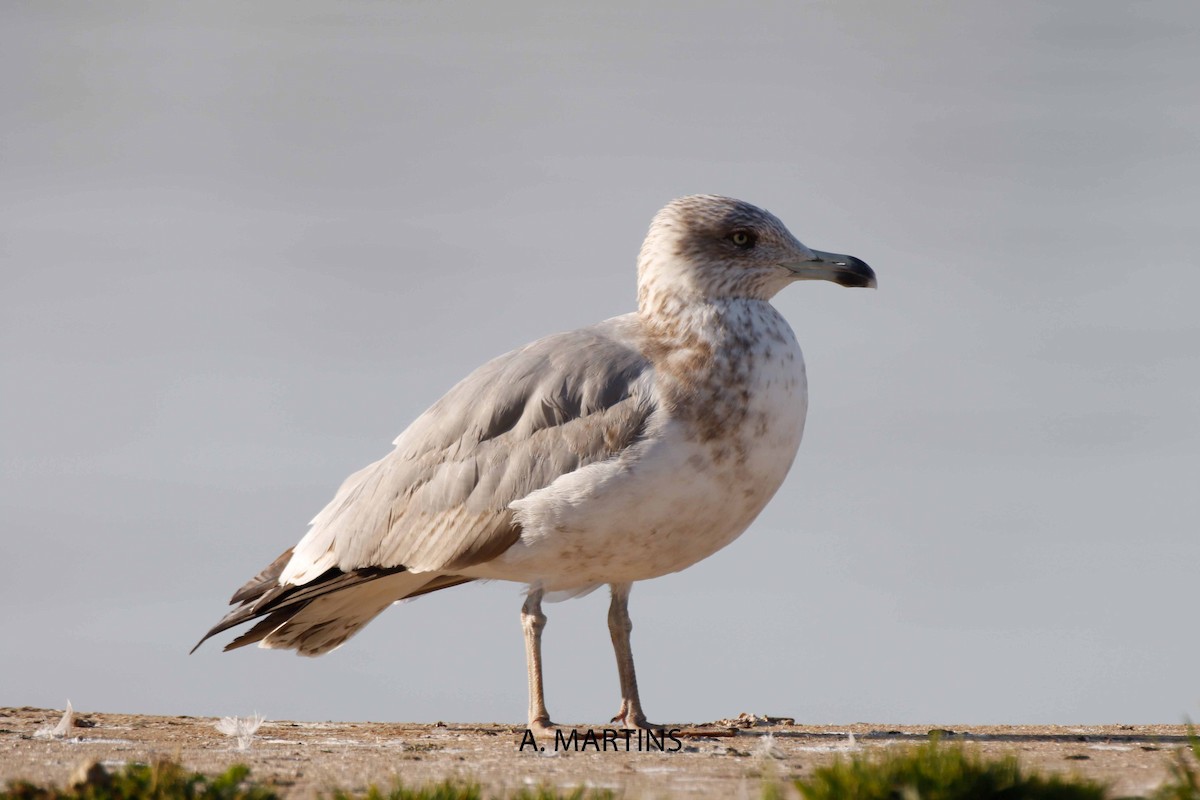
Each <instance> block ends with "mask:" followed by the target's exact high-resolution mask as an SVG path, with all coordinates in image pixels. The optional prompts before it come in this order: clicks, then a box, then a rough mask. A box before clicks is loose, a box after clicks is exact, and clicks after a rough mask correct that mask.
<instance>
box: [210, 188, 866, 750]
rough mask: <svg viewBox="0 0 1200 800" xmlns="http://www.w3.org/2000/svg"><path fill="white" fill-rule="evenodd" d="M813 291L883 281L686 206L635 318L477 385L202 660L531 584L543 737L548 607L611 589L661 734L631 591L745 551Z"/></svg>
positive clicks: (486, 368) (759, 214) (299, 645)
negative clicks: (480, 588) (795, 287)
mask: <svg viewBox="0 0 1200 800" xmlns="http://www.w3.org/2000/svg"><path fill="white" fill-rule="evenodd" d="M801 280H827V281H833V282H834V283H837V284H840V285H842V286H855V287H874V286H875V273H874V272H872V271H871V268H870V267H868V266H867V265H866V264H865V263H863V262H862V261H860V260H859V259H857V258H854V257H852V256H844V255H838V254H835V253H824V252H821V251H820V250H811V249H809V248H808V247H805V246H804V245H803V244H801V243H800V242H799V241H798V240H797V239H796V238H795V237H794V236H792V234H791V233H790V232H789V231H788V230H787V228H786V227H784V225H783V223H782V222H780V221H779V220H778V219H777V218H776V217H775V216H773V215H772V214H770V213H768V212H766V211H763V210H762V209H760V208H756V207H755V206H752V205H750V204H749V203H745V202H742V201H740V200H734V199H731V198H727V197H717V196H712V195H697V196H691V197H684V198H681V199H678V200H675V201H673V202H672V203H670V204H669V205H667V206H666V207H665V208H663V209H662V210H661V211H660V212H658V214H657V215H656V216H655V217H654V220H653V222H652V223H651V225H650V230H649V232H648V234H647V235H646V240H645V243H644V244H643V245H642V249H641V252H640V254H639V256H638V284H637V285H638V310H637V311H636V312H634V313H631V314H626V315H624V316H620V317H614V318H613V319H609V320H606V321H604V322H601V323H599V324H596V325H593V326H591V327H587V328H581V329H579V330H575V331H570V332H568V333H560V334H556V335H554V336H548V337H546V338H544V339H540V340H538V341H536V342H534V343H532V344H529V345H526V346H525V347H522V348H520V349H519V350H514V351H513V352H511V353H507V354H505V355H502V356H500V357H499V358H496V359H494V360H492V361H490V362H488V363H487V364H484V365H483V366H482V367H480V368H479V369H477V370H475V371H474V372H473V373H471V374H470V375H469V376H467V378H466V379H464V380H463V381H462V382H460V383H459V384H458V385H457V386H455V387H454V388H452V389H451V390H450V391H449V392H448V393H447V394H446V395H445V396H444V397H443V398H442V399H440V400H438V401H437V402H436V403H434V404H433V406H432V407H430V408H429V410H428V411H426V412H425V413H424V414H422V415H421V416H420V417H418V418H417V419H416V421H414V422H413V423H412V425H410V426H409V428H408V430H406V431H404V433H402V434H400V436H399V438H397V439H396V441H395V443H394V444H395V449H393V450H392V452H391V453H389V454H388V455H387V456H385V457H384V458H383V459H381V460H380V461H377V462H375V463H374V464H371V465H370V466H368V467H366V468H365V469H362V470H360V471H359V472H356V473H355V474H353V475H351V476H350V477H349V478H348V479H346V481H345V483H343V484H342V487H341V488H340V489H339V490H338V492H337V494H336V495H335V496H334V498H333V500H332V502H330V503H329V505H327V506H326V507H325V508H324V510H322V511H321V513H319V514H318V515H317V516H316V518H315V519H313V521H312V523H311V527H310V529H309V531H308V533H307V534H306V535H305V536H304V537H303V538H302V539H301V540H300V542H299V543H298V544H296V545H295V546H294V547H292V548H291V549H289V550H287V551H286V552H284V553H283V554H282V555H281V556H280V557H279V558H277V559H276V560H275V561H274V562H272V563H271V564H270V565H268V566H267V567H266V568H265V569H263V570H262V571H261V572H260V573H258V574H257V575H255V576H254V577H253V578H252V579H251V580H250V581H249V582H248V583H247V584H246V585H245V586H243V587H242V588H241V589H239V590H238V591H237V593H235V594H234V595H233V599H232V600H231V601H230V603H231V605H234V606H235V607H234V609H233V610H232V611H230V612H229V613H228V614H227V615H226V616H225V618H224V619H222V620H221V621H220V622H218V623H217V624H216V626H214V627H213V629H212V630H210V631H209V632H208V633H207V634H206V635H205V637H204V639H201V643H203V641H204V640H205V639H208V637H210V636H213V635H214V634H217V633H220V632H222V631H224V630H227V629H229V628H232V627H234V626H235V625H240V624H241V623H244V622H249V621H251V620H256V619H257V620H259V621H258V622H257V623H256V624H255V625H254V626H253V627H251V628H250V629H249V630H247V631H245V632H244V633H242V634H241V635H240V636H238V637H237V638H236V639H234V640H233V641H232V642H231V643H230V644H229V645H228V646H227V647H226V648H225V649H226V650H230V649H233V648H237V647H242V646H243V645H248V644H252V643H254V642H257V643H258V644H259V646H260V647H268V648H279V649H286V650H296V651H298V652H299V653H300V654H301V655H306V656H316V655H320V654H322V653H326V652H328V651H330V650H333V649H334V648H336V647H338V646H340V645H341V644H342V643H343V642H345V641H346V640H347V639H349V638H350V637H351V636H353V635H354V634H355V633H357V632H358V631H359V630H360V629H361V628H362V627H363V626H364V625H366V624H367V623H368V622H370V621H371V620H372V619H374V618H375V616H376V615H377V614H379V613H380V612H381V611H383V610H384V609H385V608H387V607H388V606H389V605H391V604H392V603H395V602H397V601H399V600H404V599H407V598H412V597H416V596H418V595H423V594H428V593H429V592H435V591H438V590H440V589H446V588H449V587H451V586H457V585H459V584H463V583H467V582H468V581H473V580H480V579H484V580H495V579H499V580H509V581H518V582H521V583H525V584H527V585H528V593H527V595H526V599H525V603H524V605H523V607H522V609H521V624H522V627H523V628H524V632H525V654H526V658H527V662H528V668H529V725H530V727H531V728H535V729H544V728H546V727H548V726H550V725H552V724H553V723H551V722H550V715H549V713H548V712H547V710H546V703H545V700H544V698H543V693H542V659H541V637H542V629H543V627H545V624H546V617H545V615H543V613H542V600H543V598H544V597H545V596H546V595H547V594H548V593H549V594H551V596H550V597H549V598H548V599H559V598H562V597H569V596H574V595H580V594H583V593H585V592H587V591H589V590H591V589H594V588H596V587H597V586H600V585H601V584H608V585H609V587H610V588H611V592H612V602H611V605H610V607H609V612H608V627H609V631H610V633H611V635H612V642H613V649H614V651H615V652H616V658H617V672H618V676H619V678H620V684H621V707H620V710H619V711H618V712H617V714H616V716H615V717H614V718H613V722H616V723H619V724H620V725H622V726H624V727H630V728H632V727H649V726H650V724H649V723H647V721H646V716H645V714H644V713H643V710H642V704H641V700H640V698H639V697H638V689H637V679H636V677H635V674H634V667H633V653H632V651H631V649H630V643H629V634H630V630H631V629H632V624H631V623H630V620H629V610H628V601H629V592H630V588H631V586H632V584H633V583H634V581H642V580H647V579H649V578H656V577H659V576H661V575H666V574H668V573H671V572H677V571H679V570H682V569H685V568H687V567H689V566H691V565H692V564H695V563H696V562H697V561H700V560H701V559H703V558H706V557H708V556H710V555H712V554H713V553H715V552H716V551H717V550H719V549H721V548H722V547H724V546H725V545H727V544H729V543H730V542H731V541H733V540H734V539H735V538H737V537H738V536H739V535H740V534H741V533H742V532H743V531H744V530H745V529H746V528H747V526H749V524H750V523H751V522H752V521H753V520H754V518H755V517H756V516H758V514H759V512H760V511H762V509H763V507H764V506H765V505H766V504H767V501H768V500H770V499H771V497H772V496H773V495H774V494H775V491H776V490H777V489H778V488H779V486H780V484H781V483H782V482H783V479H784V477H785V476H786V475H787V472H788V469H789V468H790V467H791V465H792V461H793V459H794V458H795V456H796V450H797V448H798V447H799V445H800V437H801V434H802V432H803V430H804V417H805V413H806V411H807V407H808V400H807V382H806V378H805V373H804V360H803V357H802V355H801V353H800V347H799V345H798V344H797V343H796V337H795V335H794V334H793V333H792V329H791V328H790V327H789V326H788V324H787V322H786V321H785V320H784V319H783V317H782V316H781V315H780V314H779V312H778V311H776V310H775V308H774V307H773V306H772V305H771V304H770V302H769V301H770V300H771V298H772V297H773V296H774V295H775V294H776V293H777V292H779V290H781V289H782V288H784V287H785V286H787V285H788V284H790V283H793V282H795V281H801ZM196 646H197V647H199V646H200V645H199V644H197V645H196ZM193 650H194V648H193Z"/></svg>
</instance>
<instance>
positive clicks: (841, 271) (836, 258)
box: [785, 250, 878, 289]
mask: <svg viewBox="0 0 1200 800" xmlns="http://www.w3.org/2000/svg"><path fill="white" fill-rule="evenodd" d="M811 252H812V254H813V255H814V256H816V258H814V259H813V260H811V261H800V262H797V263H794V264H786V265H785V266H786V267H787V268H788V269H789V270H790V271H791V272H792V273H793V274H794V275H795V276H796V279H797V280H801V281H833V282H834V283H836V284H838V285H839V286H851V287H865V288H870V289H874V288H875V287H876V286H877V285H878V284H876V283H875V271H874V270H873V269H871V268H870V267H868V266H867V264H866V262H865V261H863V260H862V259H861V258H855V257H854V256H844V255H842V254H841V253H825V252H822V251H820V250H813V251H811Z"/></svg>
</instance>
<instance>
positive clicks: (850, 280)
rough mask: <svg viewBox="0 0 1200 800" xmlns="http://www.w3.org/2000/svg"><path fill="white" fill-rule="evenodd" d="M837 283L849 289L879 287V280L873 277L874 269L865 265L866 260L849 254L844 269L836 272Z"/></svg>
mask: <svg viewBox="0 0 1200 800" xmlns="http://www.w3.org/2000/svg"><path fill="white" fill-rule="evenodd" d="M838 284H839V285H841V286H845V287H847V288H850V289H877V288H879V282H878V281H877V280H876V279H875V270H873V269H871V268H870V267H869V266H867V262H865V261H863V260H862V259H861V258H855V257H854V256H851V257H850V259H849V261H848V262H847V263H846V269H845V271H843V272H841V273H839V274H838Z"/></svg>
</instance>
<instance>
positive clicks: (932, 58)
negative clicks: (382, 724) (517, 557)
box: [0, 0, 1200, 724]
mask: <svg viewBox="0 0 1200 800" xmlns="http://www.w3.org/2000/svg"><path fill="white" fill-rule="evenodd" d="M476 5H477V6H479V7H478V8H471V9H468V7H467V6H465V5H454V4H446V3H428V4H426V3H422V4H415V3H413V4H401V3H378V2H338V3H332V2H326V3H318V2H311V0H306V1H305V2H287V3H280V2H276V3H253V4H251V3H236V4H234V3H229V4H216V3H211V4H210V3H203V4H166V3H138V4H134V3H126V4H87V5H81V4H74V3H71V4H66V3H64V4H51V3H40V2H28V3H20V2H8V3H4V4H3V6H2V7H0V114H2V122H3V124H2V126H0V127H2V130H3V150H2V159H3V160H2V167H0V170H2V171H0V259H2V275H3V277H2V284H0V336H2V340H0V343H2V348H0V383H2V385H3V389H2V394H0V436H2V439H0V475H2V484H0V492H2V494H0V503H2V512H3V519H4V532H3V539H2V542H3V545H4V557H5V558H4V560H5V563H6V564H7V569H6V570H5V577H4V578H3V580H0V606H2V607H3V608H4V616H3V624H4V631H3V641H4V644H3V645H0V647H2V648H3V650H4V651H5V653H6V657H5V658H3V659H0V705H27V704H28V705H42V706H58V707H61V706H62V704H63V702H64V700H65V699H66V698H68V697H69V698H70V699H71V700H72V701H73V702H74V703H75V704H76V706H77V707H79V708H81V709H85V710H103V711H129V712H159V713H181V714H196V715H215V714H246V713H250V712H252V711H254V710H257V711H259V712H261V713H263V714H265V715H266V716H268V717H269V718H297V719H374V720H414V721H423V720H436V719H445V720H458V721H469V720H496V721H505V722H513V723H520V722H523V720H524V715H525V703H526V698H525V676H524V672H525V664H524V655H523V647H522V639H521V634H520V624H519V618H518V612H519V606H520V601H521V599H520V588H519V587H518V586H517V585H514V584H502V583H493V584H488V585H472V586H467V587H463V588H461V589H454V590H450V591H448V592H443V593H440V594H437V595H433V596H429V597H426V598H422V599H419V600H417V601H415V602H413V603H410V604H407V605H405V606H401V607H397V608H394V609H392V610H390V611H388V612H387V613H386V614H384V615H383V616H382V617H381V618H380V619H379V620H377V621H376V622H374V623H373V624H372V625H371V626H370V627H369V628H367V630H366V631H365V632H364V633H362V634H361V635H359V636H358V637H357V638H356V639H354V640H353V641H352V642H351V643H350V644H349V645H348V646H346V647H345V648H343V649H342V650H339V651H338V652H336V653H334V654H333V655H330V656H326V657H323V658H320V659H316V660H311V661H310V660H307V659H298V658H296V657H295V656H293V655H291V654H287V653H279V652H264V651H260V650H254V649H251V650H242V651H238V652H236V653H232V654H222V653H221V652H220V647H219V646H213V645H212V644H209V645H206V646H205V648H203V649H202V650H201V651H200V652H198V653H197V654H196V655H194V656H191V657H188V656H187V655H186V654H187V650H188V648H190V647H191V645H192V644H193V643H194V642H195V641H196V639H197V638H199V636H200V635H201V634H202V633H203V632H204V631H205V630H207V629H208V627H209V626H210V625H211V624H212V623H213V622H215V621H216V620H217V618H219V617H220V615H221V614H222V613H223V611H224V607H225V605H224V604H225V602H226V600H227V598H228V596H229V595H230V594H231V593H232V591H233V590H234V589H235V588H237V587H238V586H239V585H241V583H242V582H244V581H245V580H246V579H247V578H249V577H250V576H251V575H252V574H253V573H254V572H256V571H257V570H258V569H259V568H260V567H262V566H263V565H264V564H265V563H267V562H268V561H269V560H270V559H272V558H274V557H275V556H276V555H277V554H278V553H279V552H280V551H281V550H283V549H284V548H285V547H287V546H289V545H291V544H292V543H294V542H295V541H296V540H297V539H298V538H299V537H300V536H301V535H302V534H303V532H304V530H305V525H306V523H307V521H308V520H309V519H310V518H311V516H312V515H313V514H314V513H315V512H316V511H317V510H319V509H320V508H321V506H322V505H323V504H324V503H325V502H326V501H327V500H328V499H329V497H330V496H331V495H332V492H333V491H334V489H335V488H336V487H337V485H338V484H339V483H340V481H341V480H342V478H343V477H345V476H346V475H347V474H349V473H350V472H351V471H353V470H355V469H357V468H358V467H360V466H362V465H364V464H366V463H367V462H369V461H372V460H374V459H376V458H378V457H379V456H381V455H382V454H383V453H385V452H386V451H387V450H388V449H389V443H390V442H391V440H392V438H393V437H394V436H395V435H396V434H398V433H399V432H400V431H401V430H402V429H403V428H404V427H405V426H406V425H407V424H408V422H409V421H410V420H412V419H413V418H414V417H415V416H416V415H417V414H419V413H420V412H421V411H422V410H423V409H424V408H425V407H426V406H427V405H429V404H430V403H431V402H432V401H434V400H435V399H437V397H439V396H440V395H441V393H442V392H444V391H445V390H446V389H447V388H449V386H450V385H452V384H453V383H454V382H455V381H457V380H458V379H459V378H460V377H462V376H463V375H465V374H466V373H467V372H468V371H469V370H471V369H472V368H474V367H475V366H477V365H479V364H480V363H482V362H483V361H485V360H486V359H488V358H490V357H492V356H494V355H497V354H499V353H501V352H503V351H505V350H508V349H511V348H513V347H516V346H519V345H521V344H523V343H525V342H527V341H529V340H531V339H533V338H536V337H538V336H541V335H545V334H548V333H551V332H554V331H557V330H563V329H568V328H574V327H578V326H581V325H585V324H588V323H591V322H594V321H597V320H599V319H602V318H605V317H608V316H612V315H615V314H619V313H624V312H625V311H629V310H632V308H633V304H634V258H635V255H636V253H637V249H638V246H639V245H640V243H641V238H642V236H643V234H644V232H645V229H646V226H647V225H648V223H649V221H650V217H651V216H652V215H653V213H654V212H655V211H656V210H657V209H658V208H659V207H661V206H662V205H663V204H665V203H666V202H667V201H669V200H670V199H672V198H674V197H677V196H680V195H684V194H689V193H693V192H711V193H720V194H727V195H732V196H735V197H740V198H743V199H745V200H749V201H750V202H753V203H756V204H758V205H761V206H764V207H766V208H768V209H770V210H771V211H773V212H774V213H776V214H777V215H778V216H780V217H781V218H782V219H783V220H784V221H785V222H786V223H787V224H788V225H789V226H790V227H791V229H792V231H793V232H794V233H796V234H797V235H798V236H799V237H800V238H801V239H802V240H803V241H804V242H805V243H806V244H808V245H810V246H813V247H818V248H821V249H826V250H833V251H838V252H848V253H853V254H855V255H857V256H859V257H861V258H863V259H864V260H866V261H867V262H868V263H870V264H871V265H872V266H873V267H874V268H875V269H876V271H877V272H878V274H879V281H880V289H879V291H878V292H863V291H849V290H845V289H840V288H839V287H836V286H833V285H824V284H821V285H814V284H801V285H797V286H794V287H792V288H790V289H788V290H787V291H786V292H785V293H784V294H783V295H781V296H780V297H779V298H778V300H777V305H778V306H779V307H780V308H781V309H782V311H783V313H784V314H785V316H787V318H788V319H789V320H790V321H791V323H792V325H793V327H794V328H795V330H796V333H797V335H798V337H799V338H800V341H801V344H802V345H803V347H804V349H805V354H806V357H807V361H808V365H809V381H810V389H811V405H810V413H809V423H808V428H807V432H806V438H805V442H804V444H803V445H802V447H801V450H800V456H799V458H798V459H797V462H796V465H795V467H794V468H793V470H792V473H791V475H790V477H789V479H788V481H787V483H786V484H785V485H784V487H783V488H782V489H781V490H780V493H779V495H778V496H777V497H776V499H775V500H774V502H773V503H772V504H771V505H770V506H769V507H768V508H767V510H766V511H765V512H764V513H763V515H762V516H761V517H760V518H759V520H758V521H757V522H756V523H755V524H754V525H753V526H752V527H751V529H750V531H749V532H747V534H746V535H745V536H743V537H742V538H741V539H739V540H738V541H737V542H736V543H734V544H733V545H731V546H730V547H729V548H727V549H726V550H724V551H722V552H720V553H718V554H717V555H715V556H713V557H712V558H710V559H708V560H707V561H705V562H702V563H701V564H698V565H696V566H695V567H693V568H691V569H690V570H688V571H686V572H684V573H681V574H678V575H673V576H668V577H666V578H661V579H659V580H656V581H651V582H648V583H644V584H639V585H638V586H636V587H635V589H634V592H633V599H632V602H631V613H632V615H633V619H634V625H635V629H634V634H633V637H634V638H633V644H634V651H635V653H636V655H637V659H638V668H639V679H640V681H641V687H642V696H643V698H644V700H645V705H646V709H647V713H648V715H649V716H650V717H651V719H654V720H661V721H676V720H678V721H705V720H709V719H714V718H717V717H723V716H730V715H736V714H737V713H738V712H741V711H751V712H755V713H770V714H781V715H783V714H786V715H789V716H795V717H797V719H798V720H800V721H804V722H812V723H823V722H829V723H837V722H853V721H859V720H863V721H880V722H894V723H922V722H931V723H933V722H937V723H943V724H952V723H955V722H973V723H989V722H1028V723H1035V722H1061V723H1072V722H1075V723H1099V722H1113V721H1121V722H1130V723H1133V722H1178V721H1180V720H1181V719H1182V718H1183V717H1184V716H1185V715H1189V716H1190V717H1191V718H1193V719H1198V718H1200V673H1198V672H1197V670H1196V665H1197V664H1198V663H1200V637H1197V636H1196V623H1197V618H1196V611H1197V599H1198V597H1200V588H1198V587H1200V536H1198V535H1197V520H1198V518H1200V493H1198V492H1197V491H1196V478H1197V475H1198V474H1200V422H1198V417H1197V413H1196V410H1197V408H1198V407H1200V315H1197V313H1196V311H1195V306H1196V296H1197V293H1198V292H1200V270H1198V269H1197V263H1196V261H1197V259H1196V257H1195V243H1194V240H1195V234H1196V221H1197V220H1198V219H1200V192H1198V191H1197V187H1198V186H1200V147H1198V142H1200V103H1198V102H1197V100H1200V96H1198V94H1197V88H1196V76H1197V75H1200V11H1198V10H1197V7H1196V6H1195V4H1193V3H1190V2H1180V3H1170V2H1161V3H1125V2H1122V3H1115V2H1113V3H1096V2H1082V0H1080V2H1074V3H1070V2H1067V3H1044V2H1040V1H1039V2H1024V1H1021V2H1011V3H993V4H983V3H933V4H930V3H907V2H897V3H892V2H877V3H867V2H839V3H812V2H810V3H787V4H783V3H780V4H761V5H759V6H758V7H757V8H755V7H752V6H746V5H744V4H741V5H738V6H737V7H735V6H733V5H725V6H721V5H717V4H707V5H700V4H695V3H661V4H653V7H652V8H646V7H644V6H645V5H647V4H642V3H611V4H587V5H586V6H584V5H583V4H580V5H579V6H578V7H576V8H574V9H572V8H563V7H561V6H560V5H558V4H550V3H547V4H544V5H539V6H534V5H532V4H525V5H522V6H517V5H516V4H511V3H504V4H476ZM606 602H607V601H606V597H605V595H604V593H600V592H597V593H596V594H594V595H592V596H590V597H588V598H585V599H583V600H577V601H571V602H568V603H563V604H557V605H552V606H549V607H548V608H547V612H548V615H549V617H550V622H549V625H548V627H547V629H546V639H545V659H546V669H547V694H548V702H549V707H550V710H551V712H552V713H553V714H554V717H555V719H558V720H561V721H564V722H576V721H579V722H591V723H598V722H601V721H603V720H607V719H608V718H609V717H610V716H611V715H612V714H613V712H615V710H616V706H617V704H618V701H619V695H618V691H617V678H616V670H615V666H614V663H613V656H612V652H611V648H610V645H609V642H608V631H607V628H606V624H605V608H606ZM223 641H224V639H222V640H221V643H223Z"/></svg>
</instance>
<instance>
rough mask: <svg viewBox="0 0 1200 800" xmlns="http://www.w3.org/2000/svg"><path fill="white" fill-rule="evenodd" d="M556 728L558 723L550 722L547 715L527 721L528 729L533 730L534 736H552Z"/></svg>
mask: <svg viewBox="0 0 1200 800" xmlns="http://www.w3.org/2000/svg"><path fill="white" fill-rule="evenodd" d="M558 728H559V725H558V723H557V722H551V721H550V718H549V717H539V718H538V719H533V720H530V721H529V730H531V731H533V735H534V736H552V735H554V732H555V731H557V730H558Z"/></svg>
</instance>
